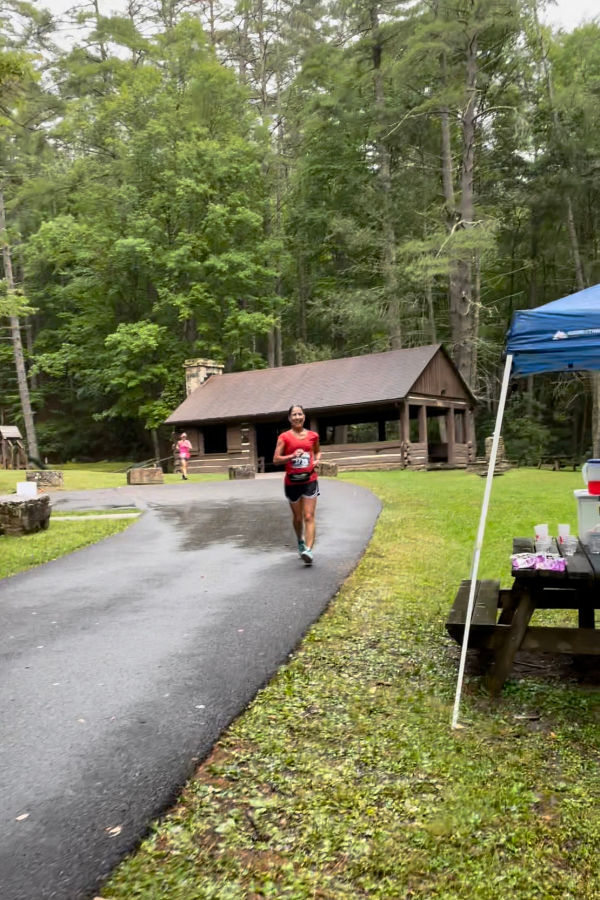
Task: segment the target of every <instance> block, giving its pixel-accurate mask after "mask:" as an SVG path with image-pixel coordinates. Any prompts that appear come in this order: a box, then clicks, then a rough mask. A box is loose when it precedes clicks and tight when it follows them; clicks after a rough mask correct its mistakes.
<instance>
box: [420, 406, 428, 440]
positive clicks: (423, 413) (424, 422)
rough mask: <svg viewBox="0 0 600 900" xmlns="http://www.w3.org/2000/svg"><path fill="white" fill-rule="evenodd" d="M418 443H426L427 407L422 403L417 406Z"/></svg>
mask: <svg viewBox="0 0 600 900" xmlns="http://www.w3.org/2000/svg"><path fill="white" fill-rule="evenodd" d="M419 443H420V444H426V443H427V407H426V406H425V405H424V404H423V405H421V406H420V407H419Z"/></svg>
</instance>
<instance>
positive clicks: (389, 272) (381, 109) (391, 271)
mask: <svg viewBox="0 0 600 900" xmlns="http://www.w3.org/2000/svg"><path fill="white" fill-rule="evenodd" d="M370 16H371V35H372V41H373V81H374V88H375V115H376V120H377V131H378V136H377V141H376V146H377V158H378V160H379V190H380V193H381V201H382V203H381V221H382V232H383V234H382V236H383V247H382V254H381V269H382V276H383V290H384V305H385V310H386V314H387V319H388V332H389V341H390V346H391V347H392V349H396V348H400V347H402V326H401V323H400V298H399V296H398V265H397V247H396V231H395V228H394V223H393V219H392V166H391V154H390V150H389V146H388V144H387V142H386V140H385V138H384V136H383V134H384V129H385V126H386V120H385V88H384V84H383V72H382V71H381V56H382V47H381V35H380V31H379V13H378V9H377V6H376V5H375V4H373V6H372V7H371V9H370Z"/></svg>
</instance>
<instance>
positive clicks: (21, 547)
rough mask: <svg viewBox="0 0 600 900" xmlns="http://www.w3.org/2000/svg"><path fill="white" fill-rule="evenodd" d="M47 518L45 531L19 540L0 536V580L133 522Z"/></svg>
mask: <svg viewBox="0 0 600 900" xmlns="http://www.w3.org/2000/svg"><path fill="white" fill-rule="evenodd" d="M52 518H53V517H52V516H51V517H50V524H49V526H48V529H47V530H46V531H38V532H37V534H25V535H22V536H20V537H14V536H12V535H0V578H7V577H8V576H9V575H16V574H17V572H23V571H25V569H32V568H33V567H34V566H39V565H40V564H41V563H45V562H49V561H50V560H51V559H57V558H58V557H59V556H65V555H66V554H67V553H72V552H73V551H74V550H79V549H81V547H86V546H87V545H88V544H95V543H96V541H101V540H102V539H103V538H105V537H110V535H111V534H116V533H117V532H119V531H123V529H125V528H128V527H129V525H131V523H132V522H134V521H135V519H129V520H128V519H107V520H106V521H102V519H92V520H90V521H86V520H85V517H84V516H82V517H81V521H77V522H59V523H55V522H53V521H52Z"/></svg>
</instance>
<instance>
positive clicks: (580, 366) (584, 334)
mask: <svg viewBox="0 0 600 900" xmlns="http://www.w3.org/2000/svg"><path fill="white" fill-rule="evenodd" d="M582 370H600V284H597V285H595V286H594V287H591V288H586V290H584V291H578V292H577V293H576V294H571V295H570V296H569V297H563V299H562V300H554V301H553V302H552V303H546V304H545V305H544V306H538V307H537V308H536V309H523V310H518V311H517V312H515V313H514V315H513V318H512V322H511V325H510V328H509V330H508V334H507V339H506V363H505V366H504V376H503V379H502V388H501V391H500V399H499V402H498V411H497V414H496V426H495V428H494V439H493V442H492V450H491V453H490V461H489V467H488V472H487V478H486V483H485V490H484V494H483V502H482V505H481V515H480V518H479V528H478V531H477V538H476V540H475V549H474V551H473V560H472V564H471V587H470V591H469V601H468V605H467V615H466V621H465V632H464V636H463V642H462V648H461V654H460V665H459V670H458V682H457V685H456V696H455V699H454V712H453V715H452V727H453V728H457V727H458V714H459V709H460V697H461V693H462V685H463V679H464V671H465V663H466V658H467V647H468V644H469V631H470V626H471V617H472V615H473V607H474V605H475V586H476V580H477V573H478V571H479V557H480V555H481V546H482V544H483V536H484V533H485V522H486V519H487V512H488V507H489V501H490V494H491V490H492V481H493V477H494V469H495V466H496V457H497V454H498V442H499V440H500V430H501V428H502V419H503V418H504V407H505V404H506V396H507V393H508V385H509V381H510V378H511V376H513V377H519V376H523V375H534V374H536V373H539V372H577V371H582Z"/></svg>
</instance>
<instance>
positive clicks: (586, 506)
mask: <svg viewBox="0 0 600 900" xmlns="http://www.w3.org/2000/svg"><path fill="white" fill-rule="evenodd" d="M573 494H574V495H575V499H576V501H577V531H578V532H579V540H580V541H582V542H583V543H584V544H587V543H588V533H589V532H590V531H593V530H594V529H595V528H596V527H600V497H599V496H596V495H595V494H590V493H589V492H588V491H582V490H577V491H573Z"/></svg>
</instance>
